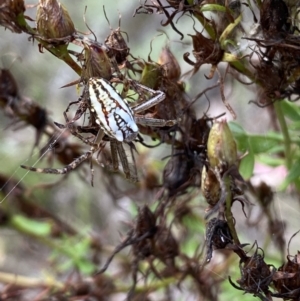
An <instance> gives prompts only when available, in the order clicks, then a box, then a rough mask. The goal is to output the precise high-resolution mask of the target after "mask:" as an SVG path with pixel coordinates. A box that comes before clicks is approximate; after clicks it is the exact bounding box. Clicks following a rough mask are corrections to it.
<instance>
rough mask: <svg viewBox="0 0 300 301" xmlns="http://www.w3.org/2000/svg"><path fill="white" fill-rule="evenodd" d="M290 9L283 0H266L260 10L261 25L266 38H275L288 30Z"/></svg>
mask: <svg viewBox="0 0 300 301" xmlns="http://www.w3.org/2000/svg"><path fill="white" fill-rule="evenodd" d="M288 18H289V10H288V7H287V5H286V4H285V2H284V1H283V0H264V1H263V3H262V6H261V10H260V25H261V28H262V31H263V34H264V36H265V38H270V39H274V36H278V35H279V34H280V33H282V32H284V31H287V30H288V29H289V27H290V25H289V24H288Z"/></svg>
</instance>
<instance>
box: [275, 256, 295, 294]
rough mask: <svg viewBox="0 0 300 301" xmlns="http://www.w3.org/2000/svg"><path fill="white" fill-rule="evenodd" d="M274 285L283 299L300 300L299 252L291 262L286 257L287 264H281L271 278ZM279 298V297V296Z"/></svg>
mask: <svg viewBox="0 0 300 301" xmlns="http://www.w3.org/2000/svg"><path fill="white" fill-rule="evenodd" d="M273 278H274V280H273V282H274V285H275V288H276V290H277V291H278V292H279V294H282V297H283V298H285V297H286V298H287V299H289V300H290V299H291V300H299V298H300V290H299V287H300V252H299V251H298V253H297V255H295V257H294V258H293V259H292V260H291V259H290V256H288V257H287V262H286V263H285V264H283V265H282V266H281V267H280V268H279V269H278V272H277V273H276V275H275V276H274V277H273ZM279 297H280V296H279Z"/></svg>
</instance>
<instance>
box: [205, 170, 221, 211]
mask: <svg viewBox="0 0 300 301" xmlns="http://www.w3.org/2000/svg"><path fill="white" fill-rule="evenodd" d="M201 191H202V194H203V196H204V197H205V199H206V201H207V203H208V204H209V205H210V206H212V207H213V206H214V205H216V204H217V203H218V201H219V200H220V197H221V187H220V183H219V181H218V179H217V177H216V176H215V174H214V173H213V172H212V171H211V170H207V168H206V167H205V166H203V169H202V175H201Z"/></svg>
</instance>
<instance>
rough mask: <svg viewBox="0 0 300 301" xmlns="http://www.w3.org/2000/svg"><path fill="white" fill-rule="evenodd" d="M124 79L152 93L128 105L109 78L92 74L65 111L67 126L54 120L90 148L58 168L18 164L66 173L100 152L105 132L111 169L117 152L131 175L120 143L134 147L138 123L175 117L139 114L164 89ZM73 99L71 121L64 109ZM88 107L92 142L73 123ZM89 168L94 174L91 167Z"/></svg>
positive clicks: (151, 123)
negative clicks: (77, 105) (110, 157)
mask: <svg viewBox="0 0 300 301" xmlns="http://www.w3.org/2000/svg"><path fill="white" fill-rule="evenodd" d="M126 81H127V82H128V83H129V85H131V86H132V87H133V88H134V89H135V90H137V91H138V93H139V94H141V92H142V91H144V92H143V94H150V95H152V97H151V98H150V99H148V100H145V101H142V102H140V103H138V104H137V105H135V106H133V107H130V106H129V104H128V103H127V101H126V99H125V98H123V97H122V96H121V95H120V94H119V92H118V91H117V90H116V89H115V88H114V87H113V86H112V84H111V83H110V82H109V81H108V80H106V79H104V78H95V77H91V78H90V79H89V80H88V82H87V85H85V87H84V90H83V93H82V95H81V96H80V98H79V99H78V100H77V101H75V102H71V103H70V104H69V106H68V108H67V109H66V111H65V112H64V117H65V120H66V126H64V125H61V124H58V123H56V125H57V126H58V127H59V128H68V129H69V130H70V132H71V134H73V135H74V136H76V137H78V138H79V139H80V140H82V141H83V142H84V143H86V144H88V145H90V146H91V148H90V150H89V151H87V152H86V153H84V154H82V155H81V156H80V157H78V158H77V159H75V160H74V161H72V162H71V163H70V164H68V165H66V166H65V167H63V168H60V169H55V168H36V167H29V166H24V165H21V167H22V168H24V169H27V170H30V171H34V172H38V173H49V174H67V173H69V172H70V171H72V170H74V169H75V168H77V167H78V166H79V165H80V164H81V163H82V162H84V161H85V160H87V159H89V158H91V157H92V156H93V154H94V153H95V152H97V151H99V152H101V150H102V149H103V148H104V145H103V143H102V142H103V141H104V140H103V138H104V136H105V135H106V136H107V137H108V140H109V141H110V142H111V152H112V161H113V166H114V169H118V159H117V154H118V155H119V157H120V159H121V163H122V166H123V170H124V173H125V175H126V178H131V175H130V170H129V166H128V161H127V157H126V153H125V150H124V148H123V145H122V143H123V142H126V143H128V144H129V145H131V150H132V148H134V146H133V144H132V141H134V140H135V139H136V138H137V135H138V132H139V129H138V126H137V124H141V125H146V126H153V127H165V126H173V125H175V124H176V123H177V121H176V120H164V119H155V118H151V117H146V116H144V115H141V114H139V113H140V112H143V111H145V110H147V109H149V108H151V107H153V106H155V105H156V104H158V103H159V102H161V101H163V100H164V98H165V93H164V92H162V91H155V90H153V89H150V88H148V87H146V86H143V85H141V84H139V83H137V82H135V81H134V80H130V79H126ZM124 86H125V84H124ZM143 96H144V95H143ZM75 103H79V108H78V110H77V111H76V114H75V117H74V118H73V119H72V120H71V121H70V120H69V119H68V117H67V114H66V113H67V112H68V110H69V107H70V106H71V105H73V104H75ZM87 109H89V111H90V115H91V116H90V120H91V121H92V126H91V127H89V128H90V129H91V128H93V129H94V132H95V129H96V130H97V134H96V136H95V139H94V141H93V142H91V141H90V140H88V139H86V138H85V137H83V136H82V135H80V134H79V131H78V128H80V127H76V126H74V124H73V123H74V122H75V121H76V120H77V119H79V118H80V117H81V116H82V115H83V114H84V113H85V112H86V110H87ZM84 128H85V127H81V130H83V129H84ZM133 158H134V157H133ZM91 170H92V174H93V169H91ZM92 177H93V176H92ZM134 178H135V177H133V178H132V180H135V179H134ZM92 185H93V182H92Z"/></svg>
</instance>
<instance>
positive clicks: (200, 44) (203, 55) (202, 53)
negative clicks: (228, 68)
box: [183, 31, 224, 72]
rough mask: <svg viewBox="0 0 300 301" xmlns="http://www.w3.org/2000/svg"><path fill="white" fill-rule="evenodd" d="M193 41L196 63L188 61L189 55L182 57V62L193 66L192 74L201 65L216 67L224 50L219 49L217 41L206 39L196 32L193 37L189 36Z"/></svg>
mask: <svg viewBox="0 0 300 301" xmlns="http://www.w3.org/2000/svg"><path fill="white" fill-rule="evenodd" d="M189 36H191V37H192V40H193V47H194V50H193V55H194V57H195V58H196V62H193V61H191V60H190V59H189V55H190V53H189V52H187V53H185V54H184V55H183V58H184V60H185V61H186V62H187V63H188V64H190V65H192V66H194V72H197V71H198V70H199V68H200V67H201V66H202V65H203V64H211V65H213V66H216V65H218V64H219V62H220V61H221V60H222V58H223V54H224V50H223V49H222V48H221V45H220V43H219V41H218V40H217V39H216V40H212V39H209V38H206V37H205V36H204V35H203V34H202V33H201V32H198V31H196V34H195V35H189Z"/></svg>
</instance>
